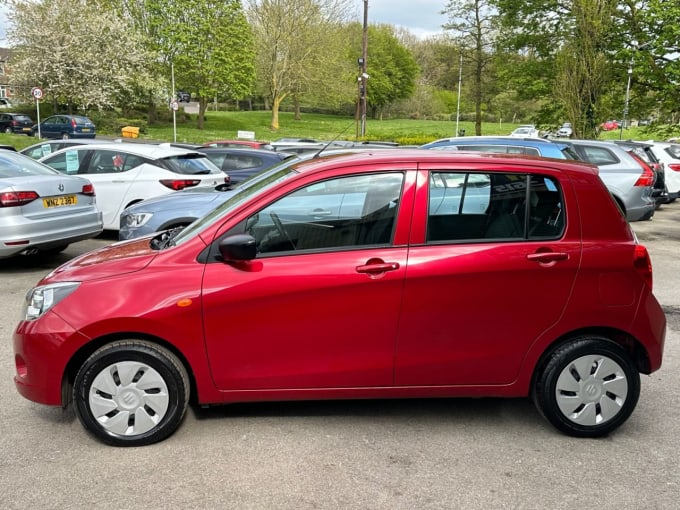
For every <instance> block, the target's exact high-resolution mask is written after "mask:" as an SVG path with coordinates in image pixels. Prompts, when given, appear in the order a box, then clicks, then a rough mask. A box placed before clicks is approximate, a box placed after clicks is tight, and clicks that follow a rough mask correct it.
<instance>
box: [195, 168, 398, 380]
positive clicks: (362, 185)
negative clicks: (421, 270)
mask: <svg viewBox="0 0 680 510" xmlns="http://www.w3.org/2000/svg"><path fill="white" fill-rule="evenodd" d="M403 178H404V174H403V173H397V172H392V173H386V174H378V175H377V174H371V175H369V176H366V175H361V176H349V177H342V178H337V179H331V180H327V181H324V182H321V183H315V184H314V185H310V186H306V187H303V188H301V189H299V190H297V191H295V192H294V193H291V194H288V195H286V196H284V197H283V198H280V199H278V200H276V201H274V202H273V203H271V204H269V205H268V206H267V207H265V208H263V209H261V210H260V211H259V212H258V213H257V214H254V215H252V216H250V217H249V218H248V219H247V220H246V221H245V222H243V224H244V228H245V232H247V233H249V234H251V235H253V236H254V237H255V238H256V240H257V241H258V245H259V247H260V253H259V255H258V258H257V259H255V260H253V261H251V262H248V263H245V264H243V265H240V264H239V265H235V264H234V265H230V264H225V263H222V262H220V263H210V264H208V265H207V266H206V271H205V276H204V281H203V310H204V311H205V315H204V326H205V338H206V344H207V350H208V355H209V358H210V364H211V370H212V373H213V379H214V381H215V384H216V385H217V386H218V388H220V389H222V390H238V389H240V390H245V389H276V388H282V389H283V388H353V387H383V386H391V385H392V382H393V369H394V345H395V339H396V335H397V322H398V316H399V309H400V303H401V295H402V287H403V280H404V275H405V271H406V256H407V251H408V249H407V247H406V245H405V243H403V244H402V245H401V246H395V244H394V235H395V234H394V232H395V226H396V222H397V214H398V211H399V206H398V203H399V198H400V192H401V188H402V182H403ZM234 233H239V232H234Z"/></svg>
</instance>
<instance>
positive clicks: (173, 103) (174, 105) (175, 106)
mask: <svg viewBox="0 0 680 510" xmlns="http://www.w3.org/2000/svg"><path fill="white" fill-rule="evenodd" d="M170 108H172V110H173V111H175V112H176V111H177V110H179V103H178V102H177V101H172V102H171V103H170Z"/></svg>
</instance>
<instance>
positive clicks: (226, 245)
mask: <svg viewBox="0 0 680 510" xmlns="http://www.w3.org/2000/svg"><path fill="white" fill-rule="evenodd" d="M218 247H219V250H220V254H221V255H222V258H223V259H224V261H225V262H239V261H244V260H253V259H254V258H255V257H256V256H257V241H256V240H255V238H254V237H253V236H249V235H248V234H238V235H234V236H229V237H225V238H224V239H222V240H221V241H220V242H219V245H218Z"/></svg>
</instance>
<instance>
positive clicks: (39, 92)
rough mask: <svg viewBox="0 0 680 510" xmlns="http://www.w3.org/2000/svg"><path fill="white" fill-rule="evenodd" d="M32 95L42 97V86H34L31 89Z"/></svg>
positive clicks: (37, 97)
mask: <svg viewBox="0 0 680 510" xmlns="http://www.w3.org/2000/svg"><path fill="white" fill-rule="evenodd" d="M31 95H32V96H33V97H34V98H36V99H42V97H43V91H42V89H41V88H40V87H33V88H32V89H31Z"/></svg>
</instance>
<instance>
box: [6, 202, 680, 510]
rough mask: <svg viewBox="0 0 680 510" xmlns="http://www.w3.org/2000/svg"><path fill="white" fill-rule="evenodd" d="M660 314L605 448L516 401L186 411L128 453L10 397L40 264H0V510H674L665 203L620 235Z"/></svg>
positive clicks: (671, 278)
mask: <svg viewBox="0 0 680 510" xmlns="http://www.w3.org/2000/svg"><path fill="white" fill-rule="evenodd" d="M633 226H634V230H635V231H636V233H637V234H638V237H639V239H640V241H641V242H642V243H643V244H645V245H646V246H647V247H648V249H649V250H650V253H651V255H652V262H653V266H654V270H655V273H654V278H655V293H656V295H657V297H658V299H659V301H660V302H661V303H662V305H663V306H664V309H665V310H666V314H667V317H668V325H669V330H668V335H667V338H666V349H665V359H664V365H663V367H662V368H661V370H660V371H658V372H656V373H654V374H652V375H651V376H649V377H647V376H643V379H642V392H641V396H640V402H639V404H638V406H637V409H636V411H635V412H634V414H633V416H632V417H631V418H630V419H629V420H628V421H627V422H626V424H624V425H623V426H622V427H621V428H620V429H619V430H617V431H616V432H615V433H614V434H612V435H611V436H609V437H607V438H603V439H597V440H588V439H573V438H569V437H566V436H564V435H561V434H560V433H558V432H557V431H556V430H555V429H553V428H552V427H551V426H549V425H548V424H547V422H545V421H544V420H543V419H542V418H541V417H540V416H539V414H538V412H537V411H536V410H535V409H534V407H533V405H532V404H531V403H530V402H529V401H528V400H501V399H482V400H475V399H457V400H453V399H446V400H409V401H403V400H400V401H359V402H330V403H329V402H323V403H316V402H307V403H274V404H249V405H233V406H228V407H222V408H213V409H210V410H202V409H195V408H194V409H191V410H190V411H189V413H188V415H187V417H186V419H185V421H184V423H183V425H182V426H181V427H180V429H179V431H178V432H177V433H176V434H175V435H173V436H172V437H171V438H169V439H168V440H166V441H164V442H162V443H159V444H156V445H152V446H149V447H144V448H129V449H117V448H112V447H107V446H104V445H102V444H101V443H99V442H97V441H96V440H94V439H92V438H91V437H90V436H88V435H87V434H86V433H85V431H84V429H83V428H82V427H81V426H80V424H79V423H78V421H77V419H76V418H75V416H74V414H73V412H72V411H70V410H67V411H62V410H61V409H55V408H48V407H44V406H40V405H37V404H33V403H31V402H29V401H27V400H24V399H23V398H22V397H20V396H19V394H18V393H17V392H16V390H15V388H14V384H13V382H12V377H13V375H14V362H13V359H12V345H11V335H12V331H13V329H14V326H15V325H16V321H17V320H18V318H19V315H20V313H21V308H22V301H23V297H24V294H25V292H26V291H27V290H28V289H29V288H30V287H31V286H32V285H33V284H34V283H35V282H36V281H37V280H38V279H39V278H40V277H41V276H42V275H43V274H44V273H46V272H48V271H49V270H50V269H52V267H54V266H55V265H56V264H59V263H62V262H65V261H66V260H68V259H69V258H71V257H73V256H75V255H77V254H79V253H82V252H84V251H87V250H89V249H92V248H94V247H97V246H102V245H105V244H108V243H110V242H113V240H114V238H112V237H108V238H107V237H104V238H97V239H94V240H90V241H85V242H81V243H78V244H76V245H73V246H71V247H69V249H68V250H67V251H65V252H64V253H63V254H61V255H60V256H59V257H58V258H57V259H56V260H54V261H53V262H49V263H48V262H41V263H37V262H36V261H31V260H28V259H19V260H11V261H0V274H1V275H2V283H3V284H2V286H1V287H0V300H1V302H2V303H3V308H4V313H3V318H2V319H1V320H0V336H1V337H2V338H3V344H4V348H3V349H2V350H1V351H0V402H1V403H2V406H1V407H0V427H1V430H0V508H2V509H17V510H18V509H22V510H23V509H27V508H29V509H31V508H41V509H67V508H78V509H80V508H98V509H109V508H111V509H114V508H115V509H128V508H129V509H140V508H143V509H166V508H234V509H250V508H252V509H269V508H275V509H278V508H281V509H288V508H295V509H325V508H341V509H346V508H351V509H355V508H356V509H430V508H431V509H500V508H504V509H505V508H513V509H519V508H523V509H559V508H574V507H597V508H599V509H641V508H644V509H675V508H677V507H678V497H679V496H680V460H679V457H678V453H677V452H678V450H680V397H679V396H678V395H679V393H678V391H677V389H678V388H680V375H679V374H680V370H679V368H680V276H679V275H678V270H679V268H680V257H678V253H679V252H680V203H676V204H670V205H667V206H664V207H663V208H662V209H661V210H660V211H658V212H657V214H656V215H655V217H654V219H653V220H651V221H648V222H642V223H636V224H634V225H633Z"/></svg>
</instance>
